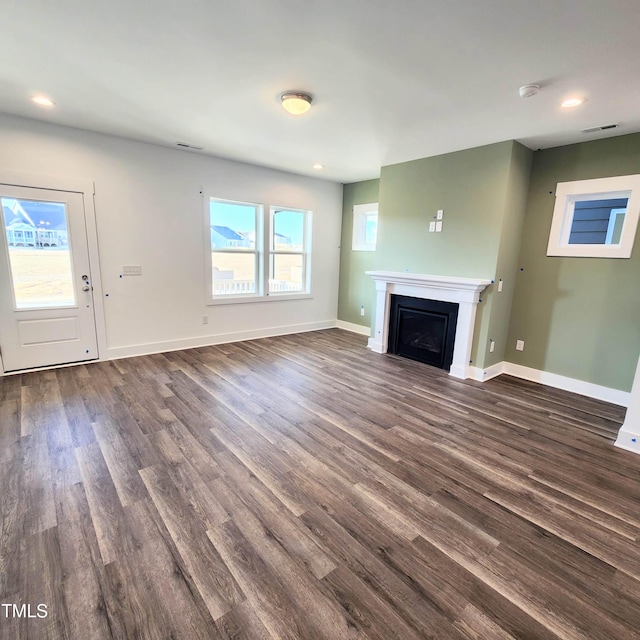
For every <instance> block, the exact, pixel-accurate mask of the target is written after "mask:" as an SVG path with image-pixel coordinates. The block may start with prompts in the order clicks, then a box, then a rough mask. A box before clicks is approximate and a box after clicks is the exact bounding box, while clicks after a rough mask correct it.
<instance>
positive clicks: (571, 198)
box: [547, 174, 640, 258]
mask: <svg viewBox="0 0 640 640" xmlns="http://www.w3.org/2000/svg"><path fill="white" fill-rule="evenodd" d="M614 198H628V202H627V211H626V215H625V219H624V224H623V227H622V232H621V235H620V244H615V245H612V244H569V236H570V235H571V226H572V224H573V214H574V208H575V203H576V202H584V201H588V200H608V199H614ZM639 218H640V174H635V175H629V176H616V177H613V178H597V179H594V180H575V181H573V182H559V183H558V185H557V187H556V202H555V207H554V209H553V220H552V222H551V231H550V233H549V244H548V246H547V255H548V256H564V257H580V258H630V257H631V252H632V251H633V243H634V240H635V236H636V230H637V228H638V220H639Z"/></svg>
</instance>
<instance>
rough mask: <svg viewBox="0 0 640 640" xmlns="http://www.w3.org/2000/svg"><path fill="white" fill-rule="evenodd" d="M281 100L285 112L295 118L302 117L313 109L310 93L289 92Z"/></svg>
mask: <svg viewBox="0 0 640 640" xmlns="http://www.w3.org/2000/svg"><path fill="white" fill-rule="evenodd" d="M280 99H281V100H282V107H283V108H284V110H285V111H286V112H288V113H290V114H291V115H293V116H300V115H302V114H303V113H306V112H307V111H309V109H311V102H312V98H311V96H310V95H309V94H308V93H302V92H300V91H287V93H283V94H282V96H281V97H280Z"/></svg>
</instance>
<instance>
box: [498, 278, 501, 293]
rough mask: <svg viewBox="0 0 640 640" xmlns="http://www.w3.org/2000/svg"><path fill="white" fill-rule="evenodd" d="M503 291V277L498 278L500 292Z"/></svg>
mask: <svg viewBox="0 0 640 640" xmlns="http://www.w3.org/2000/svg"><path fill="white" fill-rule="evenodd" d="M501 291H502V278H500V280H498V293H500V292H501Z"/></svg>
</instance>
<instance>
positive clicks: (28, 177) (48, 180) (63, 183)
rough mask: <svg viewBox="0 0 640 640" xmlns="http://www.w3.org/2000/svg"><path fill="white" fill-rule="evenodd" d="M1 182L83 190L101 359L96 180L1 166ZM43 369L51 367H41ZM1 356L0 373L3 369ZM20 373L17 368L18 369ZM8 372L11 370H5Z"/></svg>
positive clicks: (103, 349) (104, 343) (104, 348)
mask: <svg viewBox="0 0 640 640" xmlns="http://www.w3.org/2000/svg"><path fill="white" fill-rule="evenodd" d="M0 184H6V185H10V186H12V187H28V188H31V189H51V190H52V191H70V192H72V193H80V194H82V199H83V201H84V213H85V221H86V226H87V247H88V248H89V265H90V267H91V286H92V287H93V311H94V314H95V322H96V339H97V344H98V360H104V359H105V354H106V353H107V329H106V324H105V319H104V304H103V298H104V294H103V293H102V277H101V273H100V250H99V245H98V226H97V224H96V210H95V202H94V196H95V184H94V183H93V181H92V180H83V179H81V178H65V177H60V176H50V175H40V174H37V173H21V172H15V171H10V170H5V169H2V168H0ZM43 368H45V369H50V368H55V366H54V367H43ZM3 369H4V368H3V366H2V359H1V356H0V376H3V375H7V374H4V373H3ZM17 373H20V372H17ZM8 375H11V374H8Z"/></svg>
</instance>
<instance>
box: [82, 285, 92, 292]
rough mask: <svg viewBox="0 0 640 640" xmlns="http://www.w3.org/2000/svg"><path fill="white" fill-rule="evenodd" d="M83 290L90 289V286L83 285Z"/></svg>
mask: <svg viewBox="0 0 640 640" xmlns="http://www.w3.org/2000/svg"><path fill="white" fill-rule="evenodd" d="M82 290H83V291H91V287H90V286H89V285H86V284H85V285H84V287H82Z"/></svg>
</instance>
